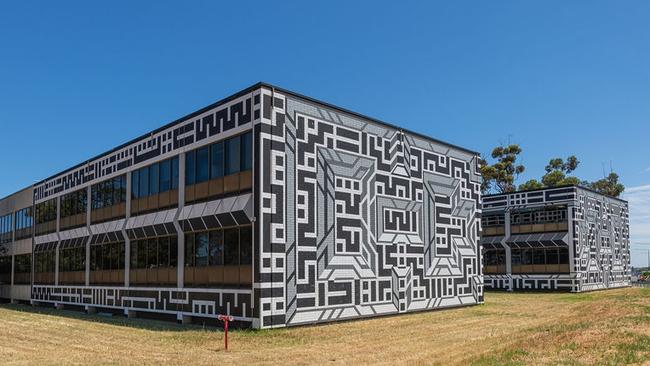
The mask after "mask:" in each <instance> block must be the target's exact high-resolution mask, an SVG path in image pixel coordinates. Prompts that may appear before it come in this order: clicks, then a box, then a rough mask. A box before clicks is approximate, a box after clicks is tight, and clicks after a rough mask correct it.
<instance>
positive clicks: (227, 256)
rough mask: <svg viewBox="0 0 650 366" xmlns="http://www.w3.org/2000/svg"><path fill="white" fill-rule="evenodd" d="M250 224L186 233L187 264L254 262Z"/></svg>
mask: <svg viewBox="0 0 650 366" xmlns="http://www.w3.org/2000/svg"><path fill="white" fill-rule="evenodd" d="M252 239H253V238H252V230H251V227H250V226H242V227H240V228H230V229H223V230H214V231H209V232H201V233H189V234H186V235H185V266H186V267H204V266H221V265H226V266H232V265H235V266H238V265H250V264H251V263H252V252H253V241H252Z"/></svg>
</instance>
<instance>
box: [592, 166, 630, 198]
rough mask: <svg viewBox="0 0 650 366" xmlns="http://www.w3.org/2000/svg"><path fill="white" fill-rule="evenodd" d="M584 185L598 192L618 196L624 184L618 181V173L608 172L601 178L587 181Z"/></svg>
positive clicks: (623, 188)
mask: <svg viewBox="0 0 650 366" xmlns="http://www.w3.org/2000/svg"><path fill="white" fill-rule="evenodd" d="M586 186H587V187H588V188H591V189H593V190H595V191H597V192H599V193H602V194H605V195H608V196H612V197H618V196H620V195H621V193H623V191H624V190H625V186H624V185H623V184H621V183H619V182H618V174H616V173H614V172H610V173H609V175H608V176H607V177H605V178H603V179H599V180H597V181H595V182H592V183H587V184H586Z"/></svg>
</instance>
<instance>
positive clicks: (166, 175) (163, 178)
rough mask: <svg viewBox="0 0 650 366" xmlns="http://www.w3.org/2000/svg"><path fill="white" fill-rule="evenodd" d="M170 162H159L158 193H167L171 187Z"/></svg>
mask: <svg viewBox="0 0 650 366" xmlns="http://www.w3.org/2000/svg"><path fill="white" fill-rule="evenodd" d="M171 179H172V176H171V161H170V160H165V161H161V162H160V193H163V192H167V191H169V188H170V186H171Z"/></svg>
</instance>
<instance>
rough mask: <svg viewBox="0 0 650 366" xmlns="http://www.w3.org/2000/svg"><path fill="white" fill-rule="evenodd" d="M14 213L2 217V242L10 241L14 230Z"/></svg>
mask: <svg viewBox="0 0 650 366" xmlns="http://www.w3.org/2000/svg"><path fill="white" fill-rule="evenodd" d="M13 219H14V214H13V213H10V214H8V215H4V216H2V217H0V244H4V243H9V242H10V241H11V240H12V233H13V231H14V220H13Z"/></svg>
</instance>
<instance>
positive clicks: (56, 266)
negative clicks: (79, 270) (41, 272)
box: [54, 196, 61, 286]
mask: <svg viewBox="0 0 650 366" xmlns="http://www.w3.org/2000/svg"><path fill="white" fill-rule="evenodd" d="M60 206H61V196H59V197H57V198H56V238H57V243H56V249H55V256H54V258H55V260H56V262H55V263H54V285H55V286H58V285H59V242H58V240H59V239H60V237H59V231H60V230H61V208H60Z"/></svg>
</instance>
